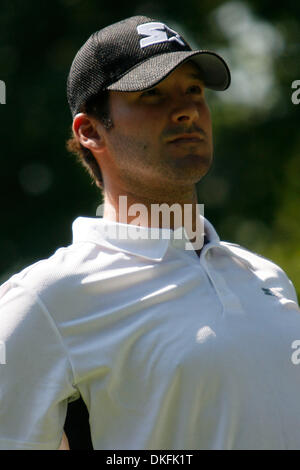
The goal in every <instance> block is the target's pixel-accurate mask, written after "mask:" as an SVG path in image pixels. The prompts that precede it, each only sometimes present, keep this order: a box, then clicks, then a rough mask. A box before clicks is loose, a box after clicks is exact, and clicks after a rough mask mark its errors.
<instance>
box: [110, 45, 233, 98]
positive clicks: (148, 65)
mask: <svg viewBox="0 0 300 470" xmlns="http://www.w3.org/2000/svg"><path fill="white" fill-rule="evenodd" d="M187 60H192V61H193V62H195V63H196V64H197V66H198V67H199V69H200V70H201V72H202V75H203V81H204V84H205V86H206V87H207V88H211V89H212V90H218V91H222V90H226V89H227V88H228V87H229V85H230V80H231V78H230V71H229V68H228V66H227V64H226V62H225V61H224V59H223V58H222V57H221V56H219V55H218V54H216V53H215V52H211V51H177V52H168V53H164V54H159V55H156V56H154V57H151V58H150V59H147V60H145V61H144V62H142V63H139V64H138V65H137V66H136V67H134V68H132V69H131V70H130V71H129V72H127V73H126V74H125V75H123V77H121V78H120V79H119V80H118V81H116V82H114V83H113V84H112V85H109V86H108V87H106V89H107V90H113V91H141V90H145V89H147V88H151V87H153V86H154V85H157V84H158V83H159V82H161V81H162V80H163V79H164V78H166V77H167V75H169V74H170V73H171V72H172V71H173V70H174V69H175V68H176V67H178V66H179V65H181V64H183V63H184V62H186V61H187Z"/></svg>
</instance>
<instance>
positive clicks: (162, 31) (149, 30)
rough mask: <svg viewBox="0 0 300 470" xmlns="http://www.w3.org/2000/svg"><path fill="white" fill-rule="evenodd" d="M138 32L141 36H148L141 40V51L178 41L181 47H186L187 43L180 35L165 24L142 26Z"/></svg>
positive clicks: (138, 28) (145, 24) (146, 24)
mask: <svg viewBox="0 0 300 470" xmlns="http://www.w3.org/2000/svg"><path fill="white" fill-rule="evenodd" d="M137 32H138V34H140V35H143V36H147V37H145V38H143V39H141V40H140V47H141V49H142V48H143V47H147V46H152V45H153V44H158V43H160V42H167V41H177V42H178V44H180V45H181V46H185V43H184V41H183V40H182V38H181V37H180V36H179V34H178V33H176V31H174V30H173V29H171V28H169V27H168V26H167V25H165V24H164V23H144V24H140V25H139V26H137Z"/></svg>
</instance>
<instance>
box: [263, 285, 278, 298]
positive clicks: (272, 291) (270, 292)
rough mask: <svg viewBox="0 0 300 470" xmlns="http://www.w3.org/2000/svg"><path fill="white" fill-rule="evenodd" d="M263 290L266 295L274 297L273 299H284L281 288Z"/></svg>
mask: <svg viewBox="0 0 300 470" xmlns="http://www.w3.org/2000/svg"><path fill="white" fill-rule="evenodd" d="M261 290H262V291H263V293H264V294H266V295H272V296H273V297H279V298H281V297H282V294H281V289H280V288H276V287H273V288H270V289H269V288H268V287H262V288H261Z"/></svg>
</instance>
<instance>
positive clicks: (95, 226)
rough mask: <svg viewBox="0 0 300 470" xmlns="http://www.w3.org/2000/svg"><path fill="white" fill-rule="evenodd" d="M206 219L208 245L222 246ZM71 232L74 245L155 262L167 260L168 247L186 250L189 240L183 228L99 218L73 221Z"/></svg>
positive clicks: (205, 230) (81, 218)
mask: <svg viewBox="0 0 300 470" xmlns="http://www.w3.org/2000/svg"><path fill="white" fill-rule="evenodd" d="M203 219H204V232H205V241H206V243H216V244H219V242H220V239H219V236H218V234H217V232H216V231H215V229H214V227H213V226H212V225H211V224H210V223H209V222H208V220H206V219H205V218H204V217H203ZM72 230H73V243H77V242H92V243H96V244H97V245H100V246H105V247H107V248H110V249H113V250H118V251H123V252H125V253H129V254H133V255H137V256H142V257H144V258H148V259H152V260H156V261H159V260H161V259H162V258H163V257H164V255H165V253H166V251H167V249H168V246H169V244H172V245H173V246H175V247H176V248H178V249H182V250H184V249H185V246H186V243H188V241H189V240H188V238H187V236H186V233H185V230H184V228H183V227H180V228H178V229H176V230H175V231H173V230H170V229H160V228H152V227H139V226H136V225H131V224H129V225H128V224H122V223H119V222H114V221H111V220H108V219H105V218H99V217H97V218H91V217H78V218H77V219H75V221H74V222H73V225H72ZM127 233H128V234H129V236H127Z"/></svg>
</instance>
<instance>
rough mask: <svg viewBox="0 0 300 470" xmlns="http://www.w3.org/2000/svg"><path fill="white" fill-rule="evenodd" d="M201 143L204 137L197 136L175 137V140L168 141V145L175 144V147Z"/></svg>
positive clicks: (184, 135) (183, 135)
mask: <svg viewBox="0 0 300 470" xmlns="http://www.w3.org/2000/svg"><path fill="white" fill-rule="evenodd" d="M203 141H204V137H203V136H201V135H199V134H182V135H179V136H177V137H175V139H172V140H169V142H168V144H175V145H176V144H177V145H180V144H193V143H199V142H203Z"/></svg>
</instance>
